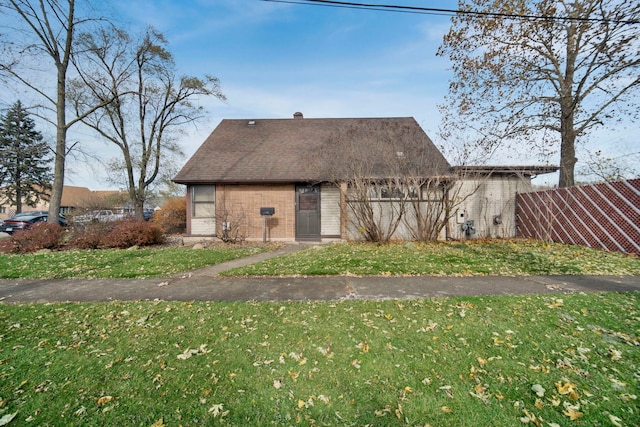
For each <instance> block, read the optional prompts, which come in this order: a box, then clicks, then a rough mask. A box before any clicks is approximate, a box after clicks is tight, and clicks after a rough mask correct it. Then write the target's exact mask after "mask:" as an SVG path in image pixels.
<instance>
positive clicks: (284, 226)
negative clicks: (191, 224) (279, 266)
mask: <svg viewBox="0 0 640 427" xmlns="http://www.w3.org/2000/svg"><path fill="white" fill-rule="evenodd" d="M295 194H296V193H295V186H294V185H293V184H289V185H217V186H216V213H217V215H220V212H221V211H222V210H225V209H226V210H227V211H228V212H229V215H230V218H229V219H230V220H231V221H240V223H241V224H242V226H241V232H242V234H243V235H244V236H245V237H246V238H247V239H252V240H258V239H262V227H263V219H262V216H261V215H260V207H273V208H275V211H276V212H275V215H273V216H272V217H271V218H269V219H268V224H267V225H268V230H269V234H268V235H267V237H268V238H269V240H293V239H295V236H296V229H295V224H296V222H295V217H296V212H295Z"/></svg>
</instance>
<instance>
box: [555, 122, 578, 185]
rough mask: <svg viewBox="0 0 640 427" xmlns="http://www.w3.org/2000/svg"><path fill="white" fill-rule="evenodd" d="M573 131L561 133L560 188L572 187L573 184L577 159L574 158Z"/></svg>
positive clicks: (574, 136)
mask: <svg viewBox="0 0 640 427" xmlns="http://www.w3.org/2000/svg"><path fill="white" fill-rule="evenodd" d="M575 141H576V135H575V132H569V133H568V134H565V133H564V132H563V134H562V143H561V146H560V180H559V182H558V186H559V187H560V188H565V187H572V186H574V185H575V180H574V169H575V166H576V162H577V161H578V159H577V158H576V147H575Z"/></svg>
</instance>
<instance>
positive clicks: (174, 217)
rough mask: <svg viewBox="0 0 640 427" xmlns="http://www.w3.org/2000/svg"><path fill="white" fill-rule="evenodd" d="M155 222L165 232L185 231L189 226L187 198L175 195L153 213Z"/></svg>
mask: <svg viewBox="0 0 640 427" xmlns="http://www.w3.org/2000/svg"><path fill="white" fill-rule="evenodd" d="M153 222H154V224H157V225H158V227H160V228H161V229H162V231H164V232H165V233H184V231H185V230H186V228H187V199H186V197H175V198H173V199H169V200H167V201H166V202H164V204H163V205H162V209H160V210H159V211H157V212H156V213H154V214H153Z"/></svg>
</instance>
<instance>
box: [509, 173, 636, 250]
mask: <svg viewBox="0 0 640 427" xmlns="http://www.w3.org/2000/svg"><path fill="white" fill-rule="evenodd" d="M516 230H517V235H518V236H519V237H527V238H534V239H539V240H551V241H554V242H561V243H570V244H574V245H583V246H589V247H592V248H600V249H606V250H609V251H618V252H625V253H635V254H640V179H631V180H627V181H618V182H607V183H604V184H595V185H585V186H580V187H571V188H561V189H557V190H547V191H538V192H534V193H521V194H518V195H517V196H516Z"/></svg>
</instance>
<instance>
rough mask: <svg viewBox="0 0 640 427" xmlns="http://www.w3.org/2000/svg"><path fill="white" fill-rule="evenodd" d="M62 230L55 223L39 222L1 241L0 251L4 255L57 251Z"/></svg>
mask: <svg viewBox="0 0 640 427" xmlns="http://www.w3.org/2000/svg"><path fill="white" fill-rule="evenodd" d="M63 233H64V229H63V228H62V227H61V226H60V225H59V224H55V223H49V222H39V223H37V224H34V225H33V226H32V227H31V228H29V229H27V230H22V231H17V232H15V233H14V234H12V235H11V237H10V238H8V239H5V240H3V242H2V245H0V251H2V252H5V253H16V254H20V253H27V252H35V251H39V250H42V249H57V248H58V247H59V246H60V241H61V239H62V234H63Z"/></svg>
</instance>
